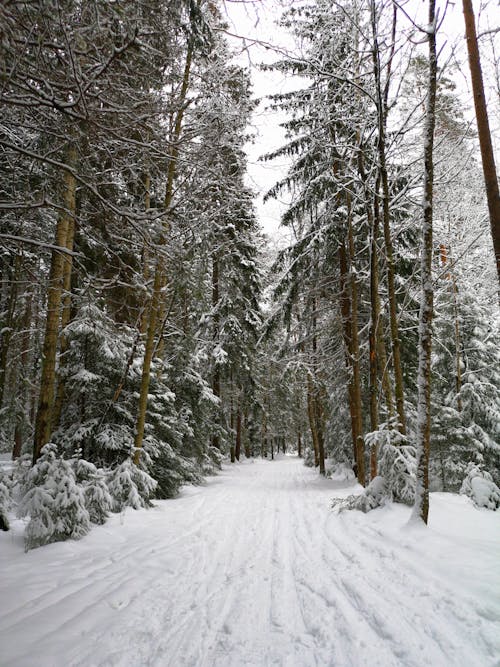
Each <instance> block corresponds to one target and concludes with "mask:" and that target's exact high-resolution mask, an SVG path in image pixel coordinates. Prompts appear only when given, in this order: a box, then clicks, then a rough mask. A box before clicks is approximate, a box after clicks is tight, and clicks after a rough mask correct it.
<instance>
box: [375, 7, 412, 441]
mask: <svg viewBox="0 0 500 667" xmlns="http://www.w3.org/2000/svg"><path fill="white" fill-rule="evenodd" d="M371 15H372V18H371V20H372V33H373V50H372V56H373V69H374V74H375V85H376V103H377V119H378V139H377V151H378V161H379V164H378V167H379V173H380V181H381V184H382V219H383V229H384V242H385V254H386V265H387V291H388V296H389V323H390V331H391V344H392V362H393V367H394V385H395V393H396V410H397V413H398V419H399V426H398V428H399V430H400V431H401V433H402V434H403V435H404V434H406V415H405V409H404V386H403V369H402V366H401V350H400V341H399V323H398V311H397V303H396V286H395V271H394V248H393V244H392V235H391V214H390V207H389V177H388V172H387V159H386V140H385V134H386V122H387V96H388V84H389V79H390V67H391V62H392V57H393V53H394V51H393V49H394V46H393V48H392V51H391V55H390V58H389V62H388V75H387V78H388V81H387V85H386V87H385V90H384V91H383V90H382V81H381V72H380V49H379V44H378V37H377V22H376V8H375V1H374V0H372V3H371ZM395 17H396V14H394V21H393V25H394V26H395V20H396V18H395ZM393 44H394V41H393Z"/></svg>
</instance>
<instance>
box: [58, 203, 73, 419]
mask: <svg viewBox="0 0 500 667" xmlns="http://www.w3.org/2000/svg"><path fill="white" fill-rule="evenodd" d="M75 212H76V209H75ZM75 228H76V221H75V216H72V217H71V218H70V219H69V220H68V233H67V236H66V248H67V249H68V250H69V251H70V252H73V246H74V241H75ZM63 262H64V267H63V294H62V313H61V342H60V348H59V368H60V370H63V369H64V366H65V365H66V357H65V353H66V352H67V351H68V339H67V336H66V335H65V333H64V329H65V328H66V327H67V326H68V324H69V322H70V319H71V273H72V270H73V256H72V255H66V256H65V257H63ZM64 394H65V379H64V377H63V376H62V375H61V373H59V378H58V383H57V392H56V398H55V401H54V410H53V415H52V428H53V429H56V428H57V427H58V426H59V422H60V419H61V413H62V408H63V404H64Z"/></svg>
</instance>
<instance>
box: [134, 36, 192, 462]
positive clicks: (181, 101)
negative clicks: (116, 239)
mask: <svg viewBox="0 0 500 667" xmlns="http://www.w3.org/2000/svg"><path fill="white" fill-rule="evenodd" d="M193 51H194V44H193V40H192V39H190V40H189V42H188V47H187V53H186V62H185V65H184V73H183V78H182V84H181V89H180V92H179V98H178V101H177V102H178V108H177V109H178V110H177V113H176V116H175V123H174V130H173V135H172V137H171V155H170V160H169V163H168V168H167V182H166V187H165V200H164V209H165V221H164V223H163V229H162V233H161V238H160V246H163V245H165V243H166V239H167V235H168V233H169V231H170V223H169V216H170V208H171V206H172V199H173V194H174V180H175V174H176V171H177V160H178V157H179V142H180V137H181V131H182V121H183V119H184V112H185V110H186V96H187V92H188V88H189V81H190V74H191V64H192V59H193ZM165 276H166V274H165V268H164V262H163V258H162V256H161V252H160V253H159V254H158V256H157V258H156V264H155V273H154V281H153V293H152V296H151V304H150V307H149V316H148V325H147V331H146V341H145V352H144V361H143V364H142V377H141V389H140V394H139V403H138V409H137V421H136V426H135V438H134V455H133V460H134V463H135V464H136V465H138V463H139V461H140V453H141V449H142V443H143V439H144V427H145V424H146V411H147V406H148V392H149V380H150V376H151V362H152V360H153V354H154V350H155V337H156V329H157V323H158V321H161V318H160V317H159V312H160V309H161V304H162V291H163V288H164V287H165V280H166V277H165ZM144 326H145V325H144V324H143V325H142V327H144Z"/></svg>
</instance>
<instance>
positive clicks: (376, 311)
mask: <svg viewBox="0 0 500 667" xmlns="http://www.w3.org/2000/svg"><path fill="white" fill-rule="evenodd" d="M371 217H372V220H371V240H370V330H369V333H368V342H369V354H370V430H371V431H378V427H379V420H378V396H379V391H378V363H379V359H378V345H377V341H378V339H379V331H378V328H379V322H380V296H379V284H378V245H377V238H378V228H379V205H378V188H377V189H376V192H375V200H374V211H373V216H371ZM377 454H378V452H377V444H376V442H373V444H372V445H371V447H370V479H373V478H374V477H376V476H377Z"/></svg>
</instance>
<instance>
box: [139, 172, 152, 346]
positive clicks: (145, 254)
mask: <svg viewBox="0 0 500 667" xmlns="http://www.w3.org/2000/svg"><path fill="white" fill-rule="evenodd" d="M150 208H151V175H150V174H149V172H148V173H146V174H145V175H144V211H145V213H147V212H148V211H149V209H150ZM150 277H151V271H150V268H149V249H148V244H147V243H146V242H145V243H144V246H143V248H142V281H143V284H144V285H147V284H148V282H149V279H150ZM148 317H149V313H148V304H147V303H146V304H145V305H144V308H143V309H142V312H141V316H140V321H139V331H140V333H141V335H142V336H144V334H145V333H146V331H147V330H148Z"/></svg>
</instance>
